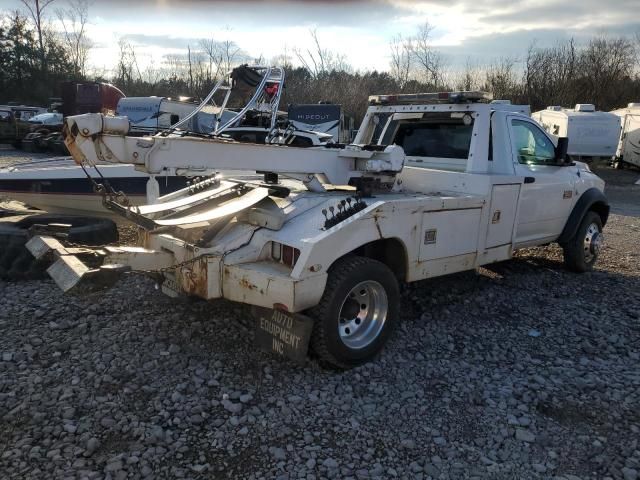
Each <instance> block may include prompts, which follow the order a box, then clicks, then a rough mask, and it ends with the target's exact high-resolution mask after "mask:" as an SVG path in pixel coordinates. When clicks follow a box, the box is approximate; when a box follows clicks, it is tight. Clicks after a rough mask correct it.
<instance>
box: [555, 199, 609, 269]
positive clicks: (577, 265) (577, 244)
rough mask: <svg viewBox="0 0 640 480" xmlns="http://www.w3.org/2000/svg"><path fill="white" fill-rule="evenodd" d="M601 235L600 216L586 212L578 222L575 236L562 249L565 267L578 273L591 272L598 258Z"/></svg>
mask: <svg viewBox="0 0 640 480" xmlns="http://www.w3.org/2000/svg"><path fill="white" fill-rule="evenodd" d="M594 228H595V229H597V234H596V235H594V234H593V233H592V232H593V229H594ZM601 235H602V219H601V218H600V215H598V214H597V213H596V212H594V211H588V212H587V213H586V214H585V216H584V218H583V219H582V222H580V227H578V230H577V231H576V234H575V235H574V236H573V238H572V239H571V240H569V241H568V242H567V243H566V244H565V245H563V247H562V248H563V250H564V263H565V266H566V267H567V268H568V269H569V270H571V271H573V272H578V273H583V272H588V271H591V270H593V266H594V265H595V263H596V261H597V260H598V256H599V245H600V243H601V240H602V236H601ZM598 236H599V238H598ZM591 245H592V246H591Z"/></svg>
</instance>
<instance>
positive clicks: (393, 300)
mask: <svg viewBox="0 0 640 480" xmlns="http://www.w3.org/2000/svg"><path fill="white" fill-rule="evenodd" d="M399 303H400V289H399V286H398V281H397V280H396V278H395V275H394V274H393V272H392V271H391V270H390V269H389V268H388V267H387V266H386V265H385V264H383V263H381V262H378V261H377V260H372V259H370V258H364V257H355V256H354V257H345V258H343V259H340V260H338V261H337V262H336V263H335V264H334V265H333V266H332V267H331V269H330V270H329V278H328V280H327V285H326V288H325V291H324V294H323V296H322V299H321V300H320V303H319V304H318V305H317V306H316V307H314V308H313V309H312V310H311V311H310V312H309V315H310V316H311V317H312V318H313V319H314V320H315V324H314V330H313V335H312V338H311V346H312V349H313V351H314V352H315V353H316V354H317V355H318V356H319V357H320V360H321V361H322V362H323V363H326V364H328V365H330V366H332V367H335V368H339V369H347V368H351V367H354V366H357V365H361V364H363V363H365V362H367V361H369V360H371V359H372V358H373V357H374V356H375V355H376V354H377V353H378V352H380V350H381V349H382V347H383V346H384V344H385V343H386V341H387V339H388V338H389V335H390V334H391V332H392V330H393V328H394V327H395V324H396V322H397V319H398V311H399Z"/></svg>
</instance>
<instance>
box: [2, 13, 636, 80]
mask: <svg viewBox="0 0 640 480" xmlns="http://www.w3.org/2000/svg"><path fill="white" fill-rule="evenodd" d="M67 1H68V0H55V1H54V3H53V4H52V5H51V6H49V7H48V10H47V11H46V12H45V13H47V14H48V16H49V17H50V19H52V20H53V19H55V10H56V8H60V7H66V2H67ZM639 3H640V0H613V1H609V2H605V1H603V0H424V1H412V0H352V1H339V0H273V1H268V0H264V1H250V0H235V1H229V0H217V1H205V0H186V1H178V0H173V1H169V0H109V1H106V0H93V1H92V2H91V3H90V7H89V17H90V20H89V22H90V25H89V36H90V38H91V39H92V41H93V44H94V47H93V48H92V50H91V56H90V63H91V65H92V66H93V67H95V68H96V69H97V70H101V69H102V70H103V71H109V70H110V69H112V68H113V66H114V65H115V63H116V62H117V58H118V41H119V40H120V39H122V38H124V39H125V40H126V41H128V42H129V43H131V44H132V45H134V46H135V48H136V54H137V56H138V60H139V63H140V64H141V68H145V66H146V65H155V64H159V63H160V62H162V59H163V56H164V55H166V54H172V53H184V52H186V49H187V46H191V48H192V50H193V49H194V48H197V45H198V42H199V39H202V38H214V39H216V40H227V39H230V40H233V41H234V42H235V43H236V44H237V45H238V46H239V47H240V48H242V50H243V51H245V52H246V53H247V54H248V55H249V56H250V57H253V58H258V57H263V58H265V59H271V58H274V57H276V56H278V55H280V54H282V53H283V51H284V50H285V49H286V51H287V52H288V53H289V55H293V53H292V52H293V51H294V49H296V48H297V49H299V50H300V51H302V52H304V50H305V49H307V48H311V47H312V39H311V35H310V33H309V32H310V30H312V29H315V30H316V31H317V35H318V38H319V40H320V43H321V45H322V47H323V48H326V49H329V50H331V51H334V52H336V53H339V54H342V55H344V56H345V57H346V60H347V61H348V63H350V64H351V65H352V66H353V67H354V68H355V69H357V70H374V69H377V70H387V69H388V68H389V59H390V53H389V42H390V40H391V39H393V38H394V37H396V36H397V35H403V36H410V35H413V34H415V32H416V31H417V29H418V28H419V27H420V26H421V25H423V24H424V23H425V22H427V21H428V22H429V23H430V24H431V25H432V26H433V27H434V30H433V32H432V37H433V45H434V47H435V48H437V49H438V50H439V51H440V52H441V53H442V54H443V55H444V58H445V61H446V62H447V63H448V64H449V65H450V66H453V67H454V68H455V66H462V65H463V64H465V63H469V62H470V63H472V64H473V63H487V62H490V61H492V60H496V59H498V58H500V57H522V56H523V55H524V54H525V53H526V50H527V47H528V46H529V45H530V44H531V43H532V42H535V44H536V45H538V46H541V47H545V46H552V45H554V44H555V43H557V42H558V41H561V40H565V39H568V38H570V37H574V38H576V39H577V40H578V41H579V42H580V41H585V39H588V38H589V37H590V36H592V35H595V34H603V35H611V36H616V35H635V34H636V33H640V16H639V15H638V6H639ZM15 9H24V6H23V5H22V4H21V2H20V1H19V0H0V10H2V11H8V10H15Z"/></svg>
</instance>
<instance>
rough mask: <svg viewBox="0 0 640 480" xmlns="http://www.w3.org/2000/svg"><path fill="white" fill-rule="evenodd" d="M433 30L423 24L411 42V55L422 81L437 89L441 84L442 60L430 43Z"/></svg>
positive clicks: (428, 25) (431, 27) (430, 26)
mask: <svg viewBox="0 0 640 480" xmlns="http://www.w3.org/2000/svg"><path fill="white" fill-rule="evenodd" d="M433 28H434V27H433V26H432V25H431V24H430V23H429V22H425V23H424V25H422V26H421V27H420V28H419V29H418V33H417V34H416V36H415V37H414V39H413V42H412V51H411V53H412V56H413V58H414V59H415V61H416V63H417V64H418V66H419V68H420V69H421V70H422V77H423V79H424V81H426V82H429V83H432V84H433V86H434V87H435V88H438V87H439V86H441V84H442V83H443V70H444V59H443V57H442V55H441V54H440V52H438V51H436V50H435V49H434V48H433V45H432V43H431V33H432V32H433Z"/></svg>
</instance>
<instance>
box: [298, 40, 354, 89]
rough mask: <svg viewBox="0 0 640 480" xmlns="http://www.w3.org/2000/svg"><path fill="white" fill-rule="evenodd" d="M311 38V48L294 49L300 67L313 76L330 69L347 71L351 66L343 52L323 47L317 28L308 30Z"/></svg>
mask: <svg viewBox="0 0 640 480" xmlns="http://www.w3.org/2000/svg"><path fill="white" fill-rule="evenodd" d="M309 33H310V35H311V39H312V40H313V45H314V48H313V49H306V51H305V52H303V51H301V50H300V49H298V48H296V49H294V53H295V55H296V57H297V59H298V61H299V62H300V63H301V64H302V67H303V68H304V69H305V70H307V71H308V72H309V73H310V74H311V76H312V77H313V78H318V77H319V76H320V75H321V74H326V73H329V72H331V71H332V70H337V71H347V70H349V69H350V68H351V67H350V65H349V63H348V62H347V59H346V57H345V56H344V55H343V54H340V53H335V52H332V51H331V50H329V49H326V48H323V47H322V45H321V44H320V39H319V37H318V30H317V29H312V30H310V31H309Z"/></svg>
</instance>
